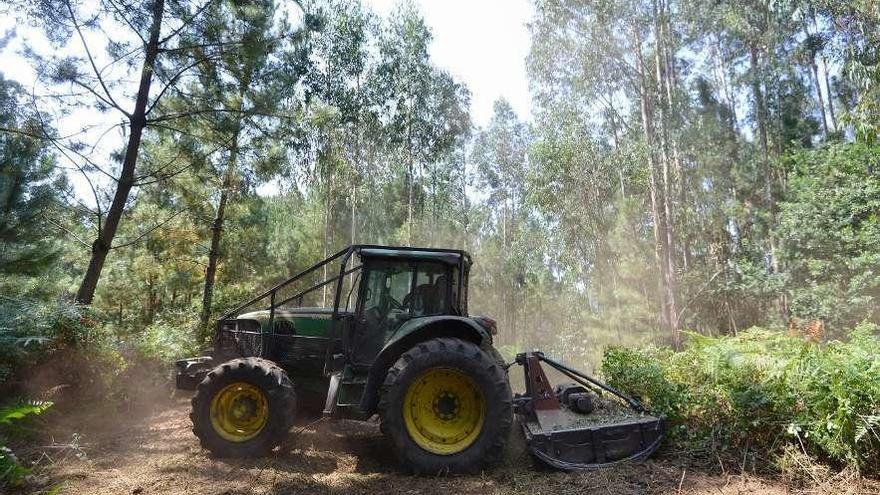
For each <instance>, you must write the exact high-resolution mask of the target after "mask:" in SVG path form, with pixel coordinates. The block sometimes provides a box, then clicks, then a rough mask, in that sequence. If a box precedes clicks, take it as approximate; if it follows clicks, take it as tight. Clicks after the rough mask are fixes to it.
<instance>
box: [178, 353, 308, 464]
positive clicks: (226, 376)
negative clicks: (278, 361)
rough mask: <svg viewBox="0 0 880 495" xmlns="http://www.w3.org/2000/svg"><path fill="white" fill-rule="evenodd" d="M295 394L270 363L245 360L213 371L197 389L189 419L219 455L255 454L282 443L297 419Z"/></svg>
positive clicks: (284, 375)
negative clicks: (295, 418) (295, 416)
mask: <svg viewBox="0 0 880 495" xmlns="http://www.w3.org/2000/svg"><path fill="white" fill-rule="evenodd" d="M295 413H296V395H295V393H294V391H293V384H292V383H291V382H290V378H288V377H287V373H285V372H284V370H283V369H281V368H279V367H278V366H277V365H275V364H274V363H272V362H271V361H267V360H265V359H260V358H253V357H252V358H241V359H233V360H231V361H227V362H225V363H223V364H221V365H220V366H217V367H216V368H214V369H213V370H211V371H210V372H209V373H208V374H207V375H206V376H205V379H204V380H202V382H201V383H200V384H199V385H198V387H197V388H196V393H195V395H194V396H193V398H192V412H191V413H190V419H191V420H192V423H193V433H195V435H196V436H197V437H198V439H199V442H200V443H201V445H202V447H204V448H205V449H207V450H209V451H211V453H212V454H214V455H216V456H218V457H255V456H261V455H265V454H267V453H269V452H271V451H272V449H273V448H275V447H276V446H277V445H279V444H280V443H281V442H282V441H283V440H284V437H285V436H286V435H287V432H288V430H289V429H290V426H291V424H292V422H293V419H294V415H295Z"/></svg>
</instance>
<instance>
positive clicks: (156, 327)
mask: <svg viewBox="0 0 880 495" xmlns="http://www.w3.org/2000/svg"><path fill="white" fill-rule="evenodd" d="M195 324H196V320H195V318H194V314H193V313H192V312H179V313H164V314H163V315H162V316H161V317H160V318H159V319H157V320H156V321H155V322H153V324H152V325H150V326H148V327H147V328H145V329H144V330H143V333H142V334H141V335H140V337H139V339H138V340H137V344H136V345H137V347H136V349H137V351H138V353H139V354H140V355H141V356H143V357H145V358H147V359H150V360H155V361H157V362H158V363H160V364H164V365H166V366H170V365H171V363H173V362H174V361H175V360H176V359H180V358H181V357H182V356H194V355H197V354H198V353H199V350H200V349H199V344H200V343H199V342H198V340H197V338H196V334H195V332H192V331H190V330H191V329H192V328H195Z"/></svg>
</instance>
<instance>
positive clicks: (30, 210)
mask: <svg viewBox="0 0 880 495" xmlns="http://www.w3.org/2000/svg"><path fill="white" fill-rule="evenodd" d="M22 93H23V92H22V89H21V88H20V87H19V86H18V85H17V84H16V83H14V82H12V81H8V80H6V79H3V78H2V77H0V127H2V128H3V129H5V130H6V132H3V133H0V273H2V274H3V277H4V283H3V284H2V285H4V286H5V285H7V284H6V282H12V281H13V280H14V278H15V276H19V275H24V276H36V275H41V274H43V273H45V272H46V270H48V269H49V268H50V267H51V266H52V265H53V264H54V263H55V262H56V261H57V260H58V256H59V254H60V253H59V249H58V246H57V243H56V242H55V241H54V240H53V239H52V238H51V237H47V235H46V234H47V231H52V230H55V229H54V228H52V227H50V225H49V224H48V222H47V221H46V216H47V214H48V213H49V211H50V210H51V209H53V207H54V206H55V204H56V203H57V202H58V201H59V196H60V195H61V192H62V189H63V184H64V182H63V178H62V177H59V176H58V175H57V174H56V170H55V163H54V160H53V157H52V156H51V155H50V154H49V153H47V151H46V149H45V144H44V143H43V141H42V140H40V139H37V138H34V137H32V136H33V135H35V134H38V130H37V128H38V126H39V124H38V123H37V122H36V119H35V118H34V117H33V116H28V115H26V114H23V112H22V110H21V109H22V101H23V100H24V97H23V94H22ZM6 290H10V293H11V292H12V291H11V287H5V289H4V291H6Z"/></svg>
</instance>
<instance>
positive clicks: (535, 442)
mask: <svg viewBox="0 0 880 495" xmlns="http://www.w3.org/2000/svg"><path fill="white" fill-rule="evenodd" d="M470 266H471V259H470V256H469V255H468V254H467V253H466V252H464V251H460V250H451V249H425V248H411V247H388V246H371V245H355V246H350V247H348V248H346V249H344V250H342V251H340V252H338V253H336V254H334V255H333V256H330V257H329V258H327V259H325V260H323V261H321V262H320V263H317V264H315V265H313V266H312V267H310V268H308V269H307V270H305V271H303V272H301V273H299V274H297V275H296V276H294V277H292V278H290V279H288V280H285V281H284V282H282V283H281V284H279V285H277V286H276V287H273V288H272V289H270V290H268V291H266V292H265V293H263V294H261V295H259V296H257V297H255V298H253V299H252V300H250V301H247V302H245V303H243V304H241V305H239V306H238V307H237V308H236V309H234V310H233V311H231V312H229V313H228V314H226V315H224V316H223V317H222V318H220V319H219V320H218V321H217V325H216V332H215V337H214V345H213V349H212V351H211V355H210V356H202V357H197V358H190V359H184V360H180V361H178V362H177V363H176V366H177V386H178V388H181V389H187V390H195V394H194V396H193V398H192V413H191V415H190V417H191V419H192V423H193V432H194V433H195V435H196V436H197V437H198V438H199V441H200V442H201V445H202V446H203V447H204V448H206V449H207V450H209V451H211V452H212V453H213V454H214V455H216V456H220V457H241V456H259V455H264V454H267V453H268V452H270V451H271V450H272V449H274V448H275V447H276V446H278V445H279V444H280V443H281V442H282V440H283V439H284V438H285V436H286V434H287V432H288V430H289V429H290V427H291V425H292V422H293V419H294V418H295V417H296V416H297V414H301V413H306V412H308V411H309V410H312V411H314V410H315V409H318V410H319V411H320V413H321V414H322V415H323V416H325V417H329V418H333V419H355V420H368V419H370V418H372V417H374V416H375V415H377V414H378V417H379V420H380V422H381V430H382V432H383V433H384V434H385V435H386V436H387V437H388V438H389V439H390V442H391V444H392V445H393V447H394V449H395V451H396V452H397V454H398V456H399V458H400V459H401V461H402V464H403V466H404V467H406V468H408V469H409V470H411V471H414V472H417V473H426V474H436V473H449V472H453V473H461V472H474V471H478V470H480V469H482V468H483V467H485V466H486V465H488V464H491V463H492V462H494V461H496V460H498V459H499V458H500V457H501V455H502V454H503V451H504V445H505V442H506V440H507V438H508V436H509V431H510V428H511V425H512V423H513V416H514V412H515V413H516V414H517V415H518V417H519V420H520V424H521V425H522V430H523V433H524V435H525V437H526V440H527V442H528V444H529V448H530V450H531V451H532V453H533V454H534V455H535V456H536V457H537V458H538V459H541V460H544V461H545V462H548V463H550V464H551V465H554V466H556V467H559V468H562V469H585V468H591V467H595V466H601V465H605V464H607V463H610V462H618V461H621V460H629V459H636V458H642V457H645V456H647V455H649V454H650V453H651V452H653V451H654V449H656V448H657V445H658V444H659V441H660V438H661V437H662V431H663V423H662V420H661V419H660V418H656V417H653V416H650V415H648V414H647V413H646V412H645V411H644V409H643V408H641V405H640V404H638V402H636V401H634V400H633V399H631V398H629V397H626V396H625V395H623V394H620V393H619V392H617V391H616V390H614V389H611V388H610V387H608V386H607V385H604V384H602V383H600V382H598V381H595V380H593V379H592V378H590V377H588V376H586V375H583V374H581V373H579V372H577V371H576V370H572V369H569V368H567V367H565V366H563V365H561V364H560V363H556V362H554V361H552V360H550V359H549V358H545V357H544V356H543V354H541V353H525V354H521V355H519V356H517V360H516V363H517V364H520V365H522V366H523V369H524V370H525V382H526V393H525V394H523V395H517V396H516V397H513V396H512V394H511V389H510V385H509V381H508V374H507V370H508V368H509V367H510V364H507V363H505V362H504V360H503V358H502V357H501V355H500V354H499V353H498V352H497V351H496V350H495V348H494V347H493V336H494V335H495V334H496V332H497V328H496V325H495V322H494V321H493V320H492V319H491V318H488V317H482V316H469V315H468V308H467V299H468V298H467V294H468V273H469V271H470ZM331 268H332V269H333V271H332V273H330V274H329V275H328V270H330V269H331ZM315 282H316V283H315ZM303 285H307V286H306V287H303ZM258 305H261V306H263V307H264V308H265V309H261V310H257V311H250V312H245V311H246V310H248V309H252V308H253V307H255V306H258ZM541 362H544V363H546V364H550V365H551V366H552V367H554V368H555V369H557V370H559V371H560V372H562V373H563V374H565V375H567V376H569V377H571V378H572V379H573V380H575V381H576V382H577V383H575V384H571V385H566V386H562V387H557V388H556V389H555V390H553V389H552V388H551V387H550V384H549V382H548V381H547V378H546V376H545V375H544V373H543V370H542V369H541V366H540V363H541ZM511 364H512V363H511ZM603 392H606V393H610V394H613V395H615V396H618V397H621V398H622V399H623V401H625V402H626V403H627V405H628V406H629V407H630V409H631V410H632V414H631V415H628V416H626V417H625V418H623V419H622V420H621V421H617V422H615V424H611V425H605V424H598V425H588V426H584V425H583V424H582V423H583V421H582V419H583V418H585V417H588V416H585V415H588V414H590V412H592V411H586V410H585V408H584V407H580V406H585V405H586V404H587V403H590V404H592V403H594V402H595V401H594V400H593V399H596V398H598V397H597V394H602V393H603ZM587 423H589V422H587Z"/></svg>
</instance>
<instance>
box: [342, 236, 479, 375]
mask: <svg viewBox="0 0 880 495" xmlns="http://www.w3.org/2000/svg"><path fill="white" fill-rule="evenodd" d="M357 254H358V256H359V258H360V261H361V266H362V276H361V278H360V284H359V288H358V297H357V303H356V312H355V319H354V324H353V329H352V341H351V343H352V346H351V350H350V358H351V362H352V363H353V364H355V365H362V366H369V365H371V364H372V363H373V360H374V359H375V358H376V355H377V354H378V353H379V351H380V350H381V349H382V348H383V347H384V346H385V344H386V343H388V342H389V341H390V340H391V339H393V337H394V336H395V334H396V333H397V332H398V331H399V330H400V329H401V328H402V327H403V326H404V325H405V324H406V323H407V322H409V321H411V320H413V319H417V318H423V317H429V316H443V315H452V316H466V315H467V294H466V291H465V290H464V288H465V287H467V274H468V270H469V268H470V258H469V257H468V256H467V254H466V253H464V252H461V251H421V250H418V251H416V250H412V249H400V248H397V249H388V248H364V249H361V250H359V251H358V252H357Z"/></svg>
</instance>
